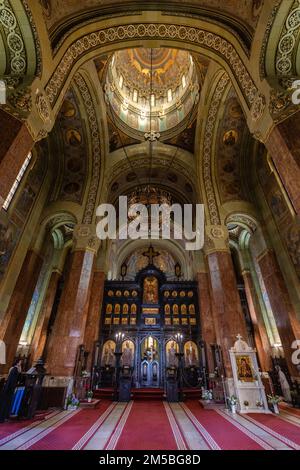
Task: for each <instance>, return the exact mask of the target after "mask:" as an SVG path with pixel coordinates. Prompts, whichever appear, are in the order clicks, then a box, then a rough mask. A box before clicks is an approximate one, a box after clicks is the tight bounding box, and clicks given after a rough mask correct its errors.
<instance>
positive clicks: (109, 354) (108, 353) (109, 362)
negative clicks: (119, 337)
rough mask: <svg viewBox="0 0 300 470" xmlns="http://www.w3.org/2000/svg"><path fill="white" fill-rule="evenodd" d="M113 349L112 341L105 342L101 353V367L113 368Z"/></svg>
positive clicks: (114, 345)
mask: <svg viewBox="0 0 300 470" xmlns="http://www.w3.org/2000/svg"><path fill="white" fill-rule="evenodd" d="M115 349H116V344H115V343H114V341H111V340H109V341H106V343H105V344H104V346H103V351H102V359H101V365H102V366H109V367H114V365H115V355H114V352H115Z"/></svg>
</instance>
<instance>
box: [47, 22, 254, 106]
mask: <svg viewBox="0 0 300 470" xmlns="http://www.w3.org/2000/svg"><path fill="white" fill-rule="evenodd" d="M134 39H169V40H176V41H182V42H189V43H192V44H193V45H195V44H196V45H201V46H204V47H206V48H208V49H211V50H213V51H215V52H217V53H218V54H219V55H220V56H222V57H223V58H224V59H225V60H226V61H227V63H228V64H229V66H230V67H231V70H232V71H233V73H234V75H235V77H236V79H237V81H238V83H239V84H240V87H241V89H242V90H243V93H244V96H245V99H246V101H247V103H248V105H249V107H250V106H251V105H252V103H253V101H254V100H255V97H256V95H257V91H258V90H257V87H256V85H255V83H254V82H253V80H252V78H251V76H250V74H249V72H248V70H247V69H246V67H245V65H244V63H243V61H242V59H241V58H240V56H239V54H238V52H237V51H236V49H235V48H234V46H233V45H232V44H231V43H230V42H229V41H228V40H226V39H224V38H223V37H221V36H219V35H217V34H214V33H211V32H208V31H205V30H202V29H199V28H194V27H189V26H183V25H175V24H170V25H167V24H161V23H149V24H148V23H147V24H141V23H140V24H128V25H123V26H116V27H111V28H106V29H101V30H100V31H96V32H93V33H90V34H87V35H85V36H83V37H82V38H80V39H78V40H77V41H75V42H74V43H73V44H72V45H71V46H70V47H69V48H68V50H67V51H66V52H65V54H64V56H63V57H62V59H61V61H60V63H59V64H58V66H57V68H56V70H55V72H54V73H53V75H52V77H51V78H50V80H49V82H48V84H47V86H46V93H47V95H48V98H49V102H50V103H51V105H52V106H54V104H55V102H56V100H57V98H58V96H59V93H60V90H61V88H62V86H63V84H64V81H65V79H66V77H67V75H68V74H69V73H70V70H71V68H72V66H73V65H74V63H75V62H76V61H77V60H79V59H80V58H81V57H82V56H84V55H85V54H86V53H87V52H88V51H90V50H91V49H94V48H97V47H99V46H105V45H107V44H113V43H116V42H120V41H124V40H134Z"/></svg>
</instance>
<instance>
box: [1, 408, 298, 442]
mask: <svg viewBox="0 0 300 470" xmlns="http://www.w3.org/2000/svg"><path fill="white" fill-rule="evenodd" d="M13 449H18V450H71V449H72V450H104V449H106V450H114V449H116V450H177V449H178V450H278V449H280V450H299V449H300V413H299V410H294V409H293V408H291V407H288V406H281V407H280V415H279V416H275V415H273V414H266V415H265V414H247V415H239V414H236V415H233V414H231V413H229V412H228V411H226V410H222V409H218V410H205V409H203V408H202V407H201V405H200V404H199V401H198V400H195V399H191V400H188V401H186V402H185V403H167V402H163V401H160V400H155V399H152V400H137V401H131V402H129V403H115V402H112V401H111V400H109V399H102V400H101V402H100V404H99V405H98V407H97V408H96V409H79V410H77V411H59V410H56V411H51V412H49V413H48V414H46V415H45V416H41V417H40V418H39V419H36V420H35V421H31V422H29V421H24V422H12V423H5V424H2V425H0V450H13Z"/></svg>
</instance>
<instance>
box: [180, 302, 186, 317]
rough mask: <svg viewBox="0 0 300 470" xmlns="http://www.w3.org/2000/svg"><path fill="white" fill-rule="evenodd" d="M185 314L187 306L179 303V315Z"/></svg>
mask: <svg viewBox="0 0 300 470" xmlns="http://www.w3.org/2000/svg"><path fill="white" fill-rule="evenodd" d="M186 314H187V307H186V305H185V304H182V305H181V315H186Z"/></svg>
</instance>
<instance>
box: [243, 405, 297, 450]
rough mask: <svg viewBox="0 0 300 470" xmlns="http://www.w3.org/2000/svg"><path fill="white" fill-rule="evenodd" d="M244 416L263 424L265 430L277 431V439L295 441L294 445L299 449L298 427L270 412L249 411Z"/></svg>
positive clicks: (289, 443)
mask: <svg viewBox="0 0 300 470" xmlns="http://www.w3.org/2000/svg"><path fill="white" fill-rule="evenodd" d="M245 417H246V418H247V417H249V418H251V419H252V420H253V421H255V423H256V424H257V425H261V426H264V427H265V430H266V431H269V432H270V433H272V432H275V433H277V434H278V435H277V436H276V437H277V438H278V439H279V440H281V441H283V442H286V444H288V445H292V443H295V444H296V446H299V449H297V450H300V427H298V426H296V425H294V424H292V423H288V422H287V421H284V420H283V419H281V418H280V417H278V416H275V415H271V414H269V415H264V414H255V413H249V415H245ZM280 436H281V437H280ZM288 441H291V442H288ZM292 447H294V446H292Z"/></svg>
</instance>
